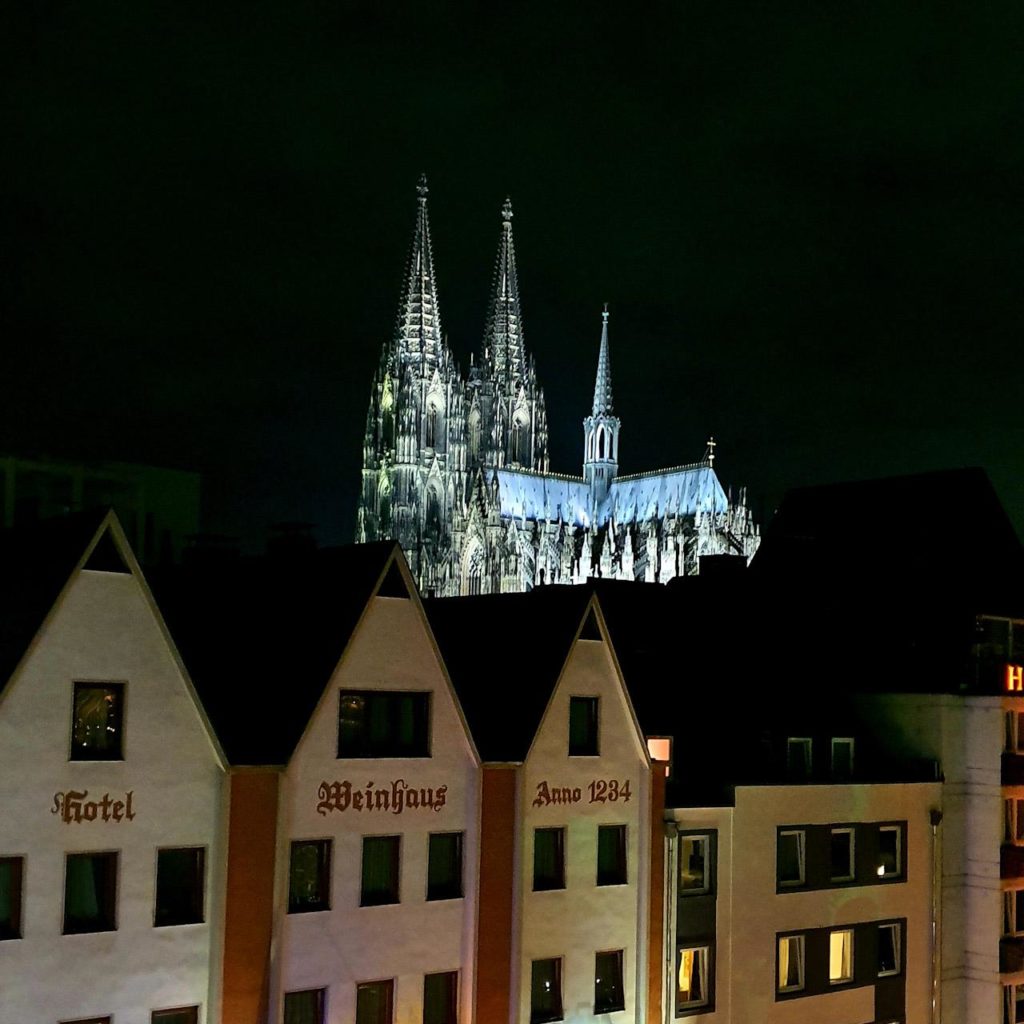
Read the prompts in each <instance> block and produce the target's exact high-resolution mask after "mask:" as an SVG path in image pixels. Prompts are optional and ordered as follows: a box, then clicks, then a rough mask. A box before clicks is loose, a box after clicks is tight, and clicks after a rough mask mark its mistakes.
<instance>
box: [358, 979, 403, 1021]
mask: <svg viewBox="0 0 1024 1024" xmlns="http://www.w3.org/2000/svg"><path fill="white" fill-rule="evenodd" d="M394 987H395V983H394V982H393V981H391V980H390V979H389V980H388V981H368V982H366V983H364V984H362V985H358V986H357V987H356V1024H391V1016H392V1003H393V1001H394Z"/></svg>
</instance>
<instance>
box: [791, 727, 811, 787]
mask: <svg viewBox="0 0 1024 1024" xmlns="http://www.w3.org/2000/svg"><path fill="white" fill-rule="evenodd" d="M797 744H800V745H801V746H805V747H806V748H807V772H806V773H805V774H802V775H801V776H800V777H801V778H803V779H809V778H810V777H811V776H812V775H813V774H814V740H813V739H812V738H811V737H810V736H787V737H786V773H787V774H789V775H793V776H795V775H796V771H795V769H794V768H793V758H792V756H791V752H792V750H793V748H794V747H795V746H796V745H797Z"/></svg>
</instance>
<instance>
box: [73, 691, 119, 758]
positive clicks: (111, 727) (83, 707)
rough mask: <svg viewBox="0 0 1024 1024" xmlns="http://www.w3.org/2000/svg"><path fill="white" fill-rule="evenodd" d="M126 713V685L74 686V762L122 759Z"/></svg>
mask: <svg viewBox="0 0 1024 1024" xmlns="http://www.w3.org/2000/svg"><path fill="white" fill-rule="evenodd" d="M123 712H124V685H123V684H121V683H103V684H97V683H75V696H74V707H73V709H72V719H71V760H72V761H119V760H121V732H122V725H123V722H122V716H123Z"/></svg>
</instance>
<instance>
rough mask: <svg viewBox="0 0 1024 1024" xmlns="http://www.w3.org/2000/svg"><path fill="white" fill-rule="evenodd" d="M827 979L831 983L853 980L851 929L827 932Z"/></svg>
mask: <svg viewBox="0 0 1024 1024" xmlns="http://www.w3.org/2000/svg"><path fill="white" fill-rule="evenodd" d="M828 980H829V982H830V983H831V984H833V985H841V984H843V982H846V981H852V980H853V929H852V928H843V929H841V930H839V931H834V932H830V933H829V937H828Z"/></svg>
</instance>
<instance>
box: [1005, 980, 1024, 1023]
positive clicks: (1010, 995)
mask: <svg viewBox="0 0 1024 1024" xmlns="http://www.w3.org/2000/svg"><path fill="white" fill-rule="evenodd" d="M1003 996H1004V1003H1003V1021H1004V1024H1024V985H1005V986H1004V987H1003Z"/></svg>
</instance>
